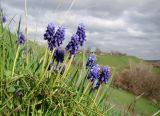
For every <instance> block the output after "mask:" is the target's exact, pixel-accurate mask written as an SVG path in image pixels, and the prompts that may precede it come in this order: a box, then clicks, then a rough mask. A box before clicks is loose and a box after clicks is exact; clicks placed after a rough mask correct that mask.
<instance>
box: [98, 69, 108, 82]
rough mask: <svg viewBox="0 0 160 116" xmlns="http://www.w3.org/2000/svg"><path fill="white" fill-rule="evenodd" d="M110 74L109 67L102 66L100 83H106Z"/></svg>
mask: <svg viewBox="0 0 160 116" xmlns="http://www.w3.org/2000/svg"><path fill="white" fill-rule="evenodd" d="M110 76H111V74H110V67H103V69H102V73H101V75H100V78H99V80H100V82H101V83H102V82H104V83H105V84H107V82H108V80H109V77H110Z"/></svg>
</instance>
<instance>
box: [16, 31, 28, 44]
mask: <svg viewBox="0 0 160 116" xmlns="http://www.w3.org/2000/svg"><path fill="white" fill-rule="evenodd" d="M25 41H26V39H25V36H24V34H23V33H22V32H20V33H19V36H18V39H17V44H24V43H25Z"/></svg>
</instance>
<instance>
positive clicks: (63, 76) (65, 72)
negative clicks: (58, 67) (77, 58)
mask: <svg viewBox="0 0 160 116" xmlns="http://www.w3.org/2000/svg"><path fill="white" fill-rule="evenodd" d="M73 58H74V56H73V55H72V56H71V59H70V60H69V62H68V64H67V68H66V70H65V71H64V73H63V75H62V79H63V78H65V77H66V75H67V72H68V70H69V69H70V66H71V63H72V61H73Z"/></svg>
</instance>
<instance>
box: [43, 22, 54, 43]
mask: <svg viewBox="0 0 160 116" xmlns="http://www.w3.org/2000/svg"><path fill="white" fill-rule="evenodd" d="M54 33H55V25H54V24H53V23H49V24H48V26H47V30H46V33H45V34H44V40H48V42H50V41H51V40H52V39H53V37H54Z"/></svg>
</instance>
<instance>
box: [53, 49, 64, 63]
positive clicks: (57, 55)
mask: <svg viewBox="0 0 160 116" xmlns="http://www.w3.org/2000/svg"><path fill="white" fill-rule="evenodd" d="M64 56H65V51H64V50H60V49H58V48H56V50H55V52H54V58H55V60H56V61H57V62H61V63H62V62H63V61H64Z"/></svg>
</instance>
